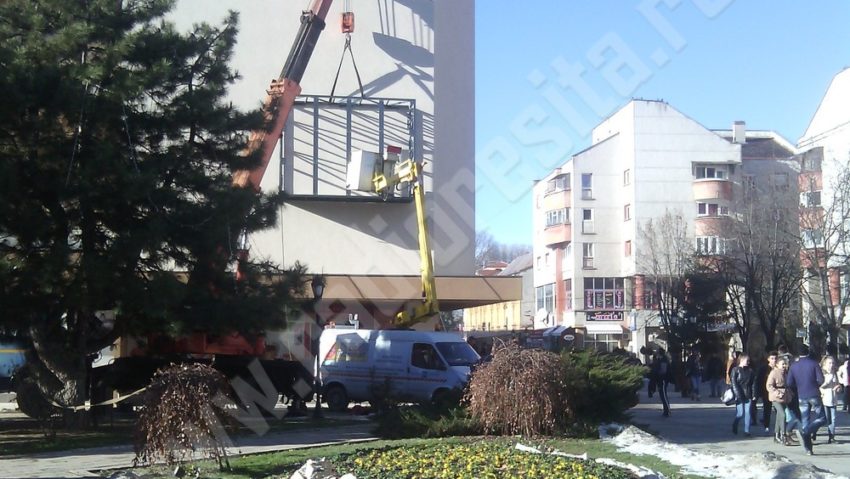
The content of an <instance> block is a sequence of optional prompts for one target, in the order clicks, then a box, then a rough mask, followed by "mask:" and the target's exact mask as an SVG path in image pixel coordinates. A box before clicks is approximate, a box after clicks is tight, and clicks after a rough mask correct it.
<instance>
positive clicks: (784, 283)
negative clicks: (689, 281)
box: [706, 189, 801, 350]
mask: <svg viewBox="0 0 850 479" xmlns="http://www.w3.org/2000/svg"><path fill="white" fill-rule="evenodd" d="M792 195H793V196H794V198H793V201H794V202H789V197H790V196H792ZM795 202H796V194H795V193H794V192H791V193H787V192H785V191H782V190H775V189H771V190H761V191H755V190H754V191H750V192H748V194H745V195H744V196H743V197H742V198H741V199H740V200H739V201H738V202H737V205H736V207H735V215H736V219H735V220H731V221H729V222H727V223H726V224H725V231H721V232H718V236H720V237H722V238H725V242H724V246H725V248H724V249H725V251H720V253H722V254H721V255H719V256H717V257H716V258H713V260H712V261H709V262H706V264H707V265H710V266H711V267H712V268H713V269H715V270H716V271H717V272H718V273H719V274H720V275H721V277H722V278H723V279H724V282H725V283H726V296H727V300H728V303H729V311H728V313H729V316H730V317H731V318H732V319H733V321H734V322H735V326H736V328H737V330H738V333H739V335H740V337H741V341H742V344H743V345H744V347H745V348H746V347H747V345H748V344H749V339H750V332H751V331H750V329H751V327H753V326H757V327H758V329H759V330H760V331H761V333H762V334H763V335H764V339H765V347H766V348H767V349H768V350H769V349H773V348H774V347H775V346H776V343H777V338H776V336H777V330H778V329H779V325H780V321H782V319H783V318H784V317H786V313H787V312H788V310H789V309H790V308H793V307H794V306H795V305H796V304H797V297H798V291H799V287H800V282H801V273H800V265H799V247H798V242H797V241H796V238H797V235H796V224H797V219H796V216H795V215H796V210H795V209H794V208H793V206H791V207H788V206H789V205H794V204H796V203H795Z"/></svg>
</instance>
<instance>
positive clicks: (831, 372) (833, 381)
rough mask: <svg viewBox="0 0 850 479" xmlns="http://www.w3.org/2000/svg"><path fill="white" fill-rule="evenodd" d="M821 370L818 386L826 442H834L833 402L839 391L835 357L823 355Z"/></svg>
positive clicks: (834, 402)
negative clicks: (820, 381) (820, 382)
mask: <svg viewBox="0 0 850 479" xmlns="http://www.w3.org/2000/svg"><path fill="white" fill-rule="evenodd" d="M820 367H821V370H822V371H823V384H821V386H820V397H821V400H822V401H823V410H824V413H825V414H826V429H827V431H828V432H829V440H828V441H827V444H829V443H832V442H835V404H836V401H835V399H836V396H837V394H836V393H839V392H841V389H842V387H841V384H839V382H838V374H836V372H835V358H833V357H832V356H824V358H823V360H821V362H820Z"/></svg>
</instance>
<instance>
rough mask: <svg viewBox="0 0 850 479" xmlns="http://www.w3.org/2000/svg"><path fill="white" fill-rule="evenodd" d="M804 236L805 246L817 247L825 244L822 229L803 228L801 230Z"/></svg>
mask: <svg viewBox="0 0 850 479" xmlns="http://www.w3.org/2000/svg"><path fill="white" fill-rule="evenodd" d="M800 233H801V236H802V238H803V247H804V248H817V247H821V246H823V232H822V231H820V230H803V231H801V232H800Z"/></svg>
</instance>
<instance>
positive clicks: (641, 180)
mask: <svg viewBox="0 0 850 479" xmlns="http://www.w3.org/2000/svg"><path fill="white" fill-rule="evenodd" d="M733 130H736V131H735V135H736V136H735V137H734V139H731V140H727V139H725V138H723V137H722V136H721V135H719V134H718V133H716V132H713V131H711V130H708V129H706V128H705V127H703V126H702V125H700V124H699V123H697V122H696V121H694V120H692V119H691V118H688V117H687V116H685V115H683V114H682V113H680V112H679V111H677V110H676V109H674V108H673V107H671V106H670V105H668V104H666V103H664V102H660V101H646V100H633V101H631V102H629V103H628V104H627V105H625V106H624V107H623V108H622V109H620V110H619V111H617V112H616V113H614V114H613V115H612V116H611V117H610V118H608V119H607V120H605V121H604V122H602V123H601V124H599V125H598V126H597V127H596V128H595V129H594V130H593V134H592V145H591V146H590V147H589V148H587V149H586V150H584V151H582V152H579V153H577V154H576V155H574V156H573V157H572V158H571V159H570V161H568V162H567V163H566V164H564V165H563V166H562V167H561V168H559V169H556V170H555V171H553V172H552V173H550V174H549V175H548V176H547V177H545V178H544V179H542V180H541V181H539V182H538V183H537V184H536V185H535V187H534V205H533V215H534V250H533V254H534V286H535V291H536V295H535V296H536V300H537V304H536V308H537V310H538V314H537V316H536V317H537V318H546V319H547V320H548V321H546V322H545V323H542V324H536V325H535V327H538V328H540V327H547V326H554V325H563V326H566V327H568V330H569V331H570V332H572V333H574V334H573V336H575V337H576V338H577V340H578V338H581V339H583V342H584V346H585V347H586V348H594V349H600V350H609V351H610V350H612V349H613V348H614V347H627V348H628V349H629V350H631V351H633V352H637V351H639V349H640V347H641V346H643V345H644V344H645V343H646V341H647V340H651V339H652V338H651V337H649V336H650V335H649V334H648V331H649V329H648V328H651V327H653V326H657V325H658V322H657V313H656V312H655V310H654V309H653V307H652V306H653V304H652V303H653V302H654V300H653V298H652V294H651V288H648V287H647V285H646V284H645V278H644V272H643V271H641V267H640V262H639V261H638V257H639V254H640V253H641V250H642V244H641V241H642V240H641V237H640V235H639V233H638V232H639V228H640V225H643V224H645V223H646V222H647V221H648V220H650V219H658V218H661V217H662V216H664V215H665V214H666V213H668V212H669V213H671V214H673V215H676V216H680V217H681V218H682V219H683V220H684V222H685V223H686V224H687V225H688V235H689V237H692V238H694V247H695V248H702V249H703V250H704V251H703V252H704V253H706V254H711V253H716V252H719V249H721V248H722V244H723V243H722V238H718V237H717V236H716V235H717V233H716V232H717V231H718V230H719V228H718V224H719V223H720V222H723V221H727V220H728V219H729V218H728V217H729V216H730V214H731V211H730V207H731V206H732V203H733V200H734V195H735V190H736V187H737V186H740V179H741V163H742V160H741V143H743V142H744V141H745V136H746V131H745V126H744V125H743V124H742V123H741V124H737V125H736V127H735V128H734V129H733ZM541 309H542V310H545V311H546V313H548V315H547V314H540V310H541Z"/></svg>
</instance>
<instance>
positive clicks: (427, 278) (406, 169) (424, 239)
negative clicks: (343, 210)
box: [372, 159, 442, 328]
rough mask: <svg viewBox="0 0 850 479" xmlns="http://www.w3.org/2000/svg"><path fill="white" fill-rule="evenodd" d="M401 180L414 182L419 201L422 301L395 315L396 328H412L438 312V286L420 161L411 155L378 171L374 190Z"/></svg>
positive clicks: (385, 192)
mask: <svg viewBox="0 0 850 479" xmlns="http://www.w3.org/2000/svg"><path fill="white" fill-rule="evenodd" d="M401 183H410V184H411V185H413V202H414V204H415V205H416V223H417V227H418V235H419V269H420V276H421V278H422V302H421V303H419V304H417V305H416V306H414V307H413V310H412V311H410V312H408V311H402V312H400V313H398V314H397V315H396V317H395V324H394V326H395V327H396V328H409V327H411V326H413V325H414V324H417V323H421V322H423V321H428V320H429V319H431V318H433V317H434V316H438V315H439V313H440V303H439V301H438V300H437V287H436V283H435V281H434V260H433V257H432V255H431V245H430V241H429V236H428V223H427V220H426V214H425V188H424V185H423V181H422V174H421V165H420V164H418V163H416V162H415V161H413V160H411V159H406V160H404V161H402V162H400V163H398V164H397V165H396V167H395V168H394V172H393V174H392V175H391V176H390V177H387V176H386V175H384V174H383V173H382V172H378V173H375V175H374V177H373V179H372V185H373V188H374V190H375V192H376V193H378V194H381V195H388V193H389V192H390V191H392V189H394V188H395V187H396V186H397V185H399V184H401ZM439 324H442V323H439Z"/></svg>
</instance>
